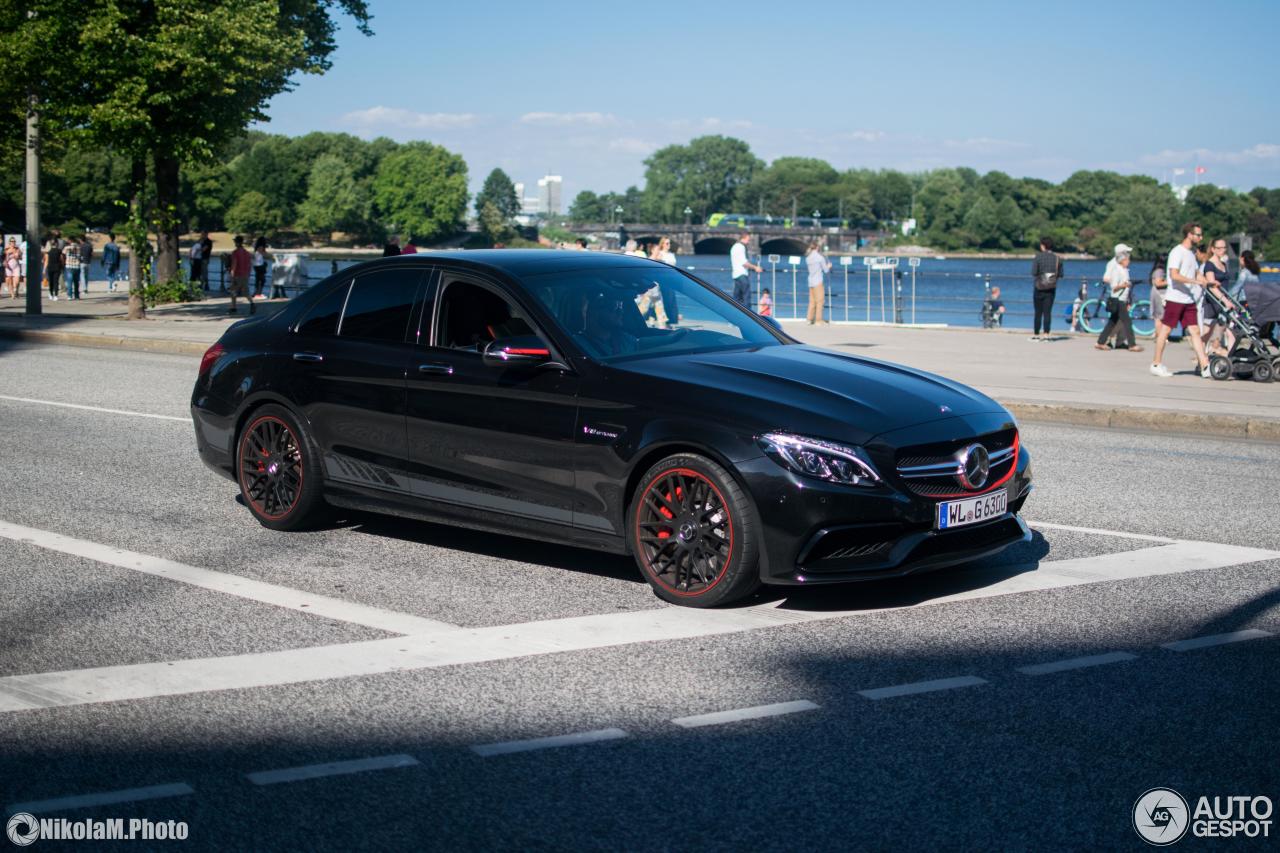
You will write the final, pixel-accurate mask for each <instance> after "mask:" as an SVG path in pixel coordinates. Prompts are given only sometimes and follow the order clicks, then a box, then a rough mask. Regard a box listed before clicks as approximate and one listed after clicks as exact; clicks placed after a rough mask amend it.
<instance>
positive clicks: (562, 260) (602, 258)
mask: <svg viewBox="0 0 1280 853" xmlns="http://www.w3.org/2000/svg"><path fill="white" fill-rule="evenodd" d="M400 257H401V258H416V259H417V260H419V261H423V260H425V261H429V262H430V261H458V262H460V263H463V264H467V265H469V266H473V267H488V268H490V269H494V270H498V271H500V272H505V273H508V274H510V275H515V276H523V275H539V274H542V273H555V272H563V271H565V270H585V269H603V268H614V267H644V266H652V265H653V264H660V265H662V266H666V264H663V263H662V262H661V261H653V260H649V259H648V258H639V257H636V256H635V255H623V254H619V253H617V252H581V251H572V250H567V251H566V250H556V249H469V250H457V251H447V252H418V253H417V254H414V255H401V256H400Z"/></svg>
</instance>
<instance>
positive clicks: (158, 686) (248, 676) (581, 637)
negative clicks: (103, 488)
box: [0, 523, 1280, 713]
mask: <svg viewBox="0 0 1280 853" xmlns="http://www.w3.org/2000/svg"><path fill="white" fill-rule="evenodd" d="M1103 532H1108V531H1103ZM32 533H39V534H43V531H33V530H32V529H31V528H19V527H17V526H16V525H10V524H4V523H0V535H7V536H8V538H12V539H16V540H18V541H31V534H32ZM43 542H44V543H46V544H44V545H43V547H52V546H54V545H56V546H58V547H54V548H53V550H63V551H65V552H66V553H73V554H78V555H80V556H86V557H89V558H91V559H98V560H100V561H103V562H108V563H111V564H113V565H122V566H123V567H124V568H132V569H136V570H140V571H145V570H146V569H143V568H141V566H146V565H150V566H153V567H154V568H155V571H154V572H153V573H154V574H160V575H162V576H168V575H167V574H166V573H167V572H169V571H173V570H174V569H179V570H181V571H180V572H179V574H181V573H182V572H185V571H186V570H192V567H189V566H182V564H180V563H171V562H170V561H166V560H159V559H158V558H155V557H148V556H146V555H144V554H134V553H132V552H127V551H120V550H119V549H114V548H109V547H107V546H102V545H95V544H94V543H91V542H84V541H82V540H74V539H70V538H68V537H62V536H59V535H58V534H44V535H43ZM32 544H41V543H40V542H33V543H32ZM1277 558H1280V552H1277V551H1267V550H1263V549H1260V548H1245V547H1242V546H1238V545H1224V544H1219V543H1213V542H1182V541H1179V542H1175V543H1172V544H1167V545H1160V546H1158V547H1152V548H1142V549H1139V550H1136V551H1124V552H1121V553H1115V554H1103V555H1100V556H1095V557H1081V558H1077V559H1071V560H1056V561H1049V562H1043V563H1038V564H1030V565H1025V566H1003V567H994V568H990V569H982V568H974V569H971V570H969V571H967V572H966V573H965V574H964V575H963V577H964V578H965V579H966V580H968V581H971V585H970V587H969V588H968V589H965V590H962V591H960V592H956V593H953V594H950V595H939V596H936V597H934V598H931V599H927V600H925V601H921V602H919V603H916V604H912V605H906V606H904V607H903V608H893V609H905V608H906V607H932V606H937V605H941V604H947V603H950V602H955V601H969V600H976V599H983V598H990V597H993V596H1001V595H1011V594H1014V593H1021V592H1035V591H1039V590H1045V589H1061V588H1066V587H1072V586H1079V585H1082V584H1090V583H1102V582H1108V581H1118V580H1129V579H1133V578H1143V577H1150V576H1154V575H1166V574H1173V573H1178V572H1190V571H1201V570H1205V569H1214V568H1220V567H1223V566H1236V565H1242V564H1245V563H1253V562H1258V561H1262V560H1274V559H1277ZM117 560H118V561H119V562H116V561H117ZM148 561H151V562H148ZM194 572H195V574H194V575H189V577H191V578H199V579H203V580H204V581H206V582H207V583H202V584H198V585H202V586H207V587H208V588H210V589H219V590H220V591H226V592H230V593H232V594H238V595H244V597H246V598H256V596H255V595H253V594H248V595H245V594H244V593H245V592H247V591H249V590H251V589H254V590H258V591H259V593H260V594H261V596H262V599H258V600H270V601H271V603H279V604H281V605H282V606H290V605H293V606H298V605H300V604H301V603H303V602H302V601H299V600H298V599H297V598H295V597H294V596H298V595H304V596H306V598H305V601H306V603H309V604H310V605H311V606H309V607H308V608H307V609H306V611H305V612H312V613H319V614H320V615H325V616H329V617H330V618H342V619H344V621H351V622H356V623H358V624H366V625H371V626H374V627H380V628H383V629H385V630H394V631H398V632H404V633H410V634H412V635H411V636H405V637H395V638H391V639H385V640H367V641H362V642H355V643H344V644H339V645H332V646H321V647H316V648H307V649H289V650H284V651H277V652H262V653H257V654H247V655H235V656H229V657H214V658H198V659H193V660H178V661H164V662H157V663H143V664H133V665H128V666H113V667H101V668H97V669H81V670H70V671H65V672H46V673H37V674H31V675H15V676H9V677H6V678H0V713H4V712H8V711H22V710H28V709H31V708H51V707H66V706H71V705H83V704H94V703H99V702H117V701H123V700H136V699H147V698H152V697H156V696H176V695H182V694H189V693H200V692H205V691H213V690H236V689H245V688H255V687H269V686H275V685H283V684H298V683H301V682H307V681H319V680H324V679H331V678H348V677H353V676H361V675H376V674H379V673H386V672H393V671H412V670H421V669H430V668H435V667H442V666H452V665H457V664H468V663H481V662H487V661H497V660H510V659H512V658H520V657H530V656H534V655H543V654H555V653H559V652H572V651H582V650H586V649H602V648H611V647H616V646H623V645H629V644H632V643H645V642H657V641H664V640H678V639H689V638H694V637H708V636H714V635H718V634H731V633H737V632H742V631H751V630H756V629H760V628H770V627H776V626H778V625H779V624H788V623H799V622H815V621H820V620H828V619H841V618H848V617H852V616H857V615H860V614H864V613H880V612H884V611H885V610H886V609H889V608H885V607H874V606H872V607H868V608H864V609H857V610H843V611H821V610H805V609H803V608H800V607H791V606H789V605H788V602H786V601H783V602H777V601H774V602H769V603H767V604H765V605H759V606H755V607H743V608H739V609H736V610H735V609H725V610H693V609H688V608H681V607H670V608H665V609H662V610H644V611H638V612H631V613H605V614H599V615H595V616H580V617H573V618H568V619H552V620H547V621H541V622H526V623H523V624H517V625H500V626H493V627H487V628H455V627H454V626H446V625H444V624H443V623H439V622H435V621H433V620H429V619H422V618H420V617H417V616H412V615H408V614H396V613H388V612H386V611H380V610H376V609H375V608H367V607H363V606H362V605H353V604H348V603H347V602H342V601H338V600H336V599H323V598H322V597H319V596H309V595H306V594H305V593H298V592H297V591H296V590H287V589H285V588H282V587H274V586H271V585H270V584H261V585H260V586H250V585H253V584H257V583H258V582H256V581H248V580H246V579H244V578H240V577H237V576H234V575H223V574H221V573H218V572H208V570H204V569H195V570H194ZM205 572H208V574H204V573H205ZM176 579H183V578H176ZM187 582H193V581H187ZM223 587H225V588H223ZM316 602H322V603H323V605H324V606H323V608H321V607H318V606H317V605H316ZM442 629H443V630H442Z"/></svg>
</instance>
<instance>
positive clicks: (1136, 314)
mask: <svg viewBox="0 0 1280 853" xmlns="http://www.w3.org/2000/svg"><path fill="white" fill-rule="evenodd" d="M1094 286H1095V287H1096V288H1098V295H1097V296H1094V297H1091V298H1089V299H1086V300H1085V301H1084V304H1083V305H1081V306H1080V314H1079V317H1078V321H1079V323H1080V327H1081V328H1082V329H1084V330H1085V331H1086V332H1088V333H1089V334H1091V335H1098V334H1101V333H1102V329H1103V327H1105V326H1106V325H1107V320H1108V319H1110V317H1111V312H1110V311H1108V310H1107V299H1108V298H1109V297H1110V296H1111V289H1110V288H1109V287H1107V285H1106V284H1105V283H1104V282H1101V281H1099V282H1097V283H1095V285H1094ZM1129 318H1130V319H1131V320H1132V321H1133V333H1134V334H1135V335H1137V336H1138V337H1140V338H1150V337H1154V336H1155V333H1156V321H1155V317H1153V316H1152V314H1151V300H1150V299H1138V300H1135V301H1134V302H1133V303H1132V304H1131V305H1130V306H1129Z"/></svg>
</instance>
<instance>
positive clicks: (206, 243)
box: [151, 231, 227, 293]
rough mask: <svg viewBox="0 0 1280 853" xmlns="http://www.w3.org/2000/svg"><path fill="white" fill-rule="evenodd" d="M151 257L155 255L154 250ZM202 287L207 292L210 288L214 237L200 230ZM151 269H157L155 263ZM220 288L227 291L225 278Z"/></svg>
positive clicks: (219, 285)
mask: <svg viewBox="0 0 1280 853" xmlns="http://www.w3.org/2000/svg"><path fill="white" fill-rule="evenodd" d="M151 257H153V258H154V257H155V253H154V252H153V253H152V255H151ZM200 257H201V258H202V260H201V262H200V287H202V288H203V289H204V290H205V291H206V292H208V290H209V270H210V268H212V267H213V238H211V237H210V236H209V232H208V231H201V232H200ZM151 269H152V270H153V271H154V270H155V265H154V264H152V265H151ZM218 289H219V290H221V291H223V292H224V293H225V292H226V289H227V282H226V280H225V279H223V280H220V281H219V282H218Z"/></svg>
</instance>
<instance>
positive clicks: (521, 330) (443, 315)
mask: <svg viewBox="0 0 1280 853" xmlns="http://www.w3.org/2000/svg"><path fill="white" fill-rule="evenodd" d="M532 334H537V333H536V332H535V331H534V328H533V324H532V323H530V322H529V321H528V320H526V319H525V318H524V315H523V314H522V313H521V311H520V309H519V308H518V307H516V306H515V305H513V304H511V303H510V302H508V301H507V300H506V299H503V298H502V297H501V296H499V295H498V294H496V293H494V292H493V291H492V290H489V289H488V288H485V287H480V286H479V285H475V284H470V283H468V282H465V281H455V282H451V283H450V284H449V286H448V287H447V288H445V291H444V301H443V302H441V303H440V332H439V335H438V336H437V339H436V340H437V343H436V346H441V347H448V348H449V349H465V350H471V351H473V352H481V351H483V350H484V348H485V346H486V345H487V344H488V343H489V342H490V341H493V340H497V339H498V338H512V337H519V336H521V335H532Z"/></svg>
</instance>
